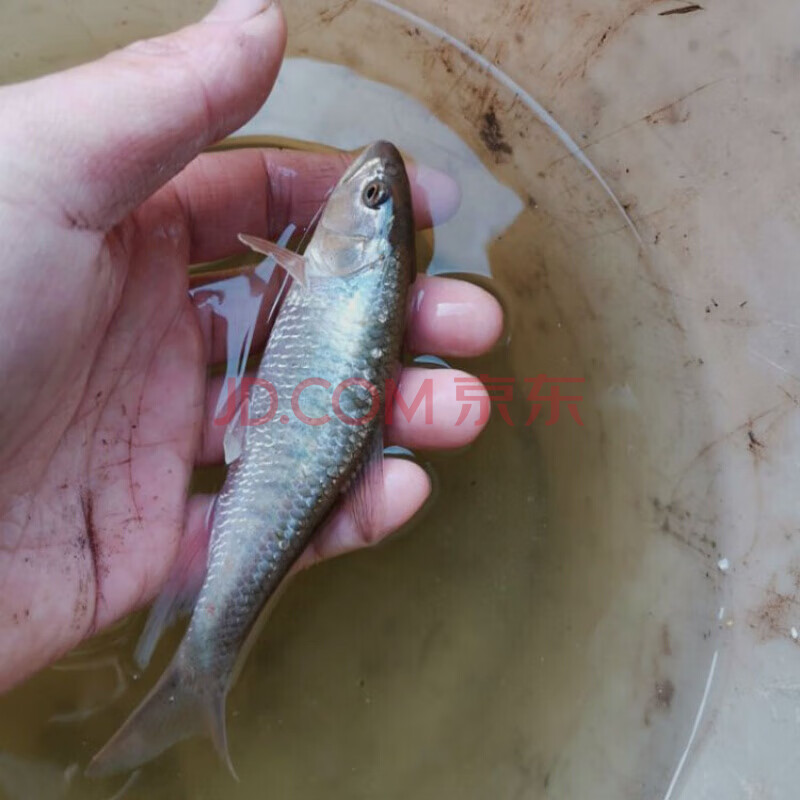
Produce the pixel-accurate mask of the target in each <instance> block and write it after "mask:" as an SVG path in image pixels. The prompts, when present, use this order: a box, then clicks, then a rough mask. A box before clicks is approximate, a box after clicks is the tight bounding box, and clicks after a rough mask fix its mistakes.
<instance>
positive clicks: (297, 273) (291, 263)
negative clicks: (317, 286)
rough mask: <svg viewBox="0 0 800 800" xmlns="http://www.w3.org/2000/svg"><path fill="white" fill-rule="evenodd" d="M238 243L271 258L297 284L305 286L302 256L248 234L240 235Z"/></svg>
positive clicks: (304, 267)
mask: <svg viewBox="0 0 800 800" xmlns="http://www.w3.org/2000/svg"><path fill="white" fill-rule="evenodd" d="M239 241H240V242H242V244H246V245H247V246H248V247H249V248H250V249H251V250H255V251H256V253H262V254H263V255H265V256H272V257H273V258H274V259H275V261H277V262H278V264H280V265H281V266H282V267H283V268H284V269H285V270H286V271H287V272H288V273H289V274H290V275H291V276H292V278H294V280H296V281H297V282H298V283H300V284H302V285H303V286H305V285H306V261H305V259H304V258H303V256H301V255H299V254H298V253H293V252H292V251H291V250H287V249H286V248H285V247H281V246H280V245H279V244H275V243H274V242H270V241H267V240H266V239H261V238H259V237H258V236H251V235H250V234H249V233H240V234H239Z"/></svg>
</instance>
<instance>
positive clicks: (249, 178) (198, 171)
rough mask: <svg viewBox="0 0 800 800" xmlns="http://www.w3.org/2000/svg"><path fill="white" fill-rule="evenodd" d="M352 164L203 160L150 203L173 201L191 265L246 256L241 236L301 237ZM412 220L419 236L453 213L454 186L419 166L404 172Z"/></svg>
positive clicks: (265, 152) (262, 152)
mask: <svg viewBox="0 0 800 800" xmlns="http://www.w3.org/2000/svg"><path fill="white" fill-rule="evenodd" d="M351 161H352V156H351V155H349V154H346V153H307V152H300V151H297V150H273V149H260V148H259V149H255V148H244V149H241V150H229V151H224V152H221V153H205V154H203V155H201V156H199V157H198V158H196V159H195V160H194V161H192V163H191V164H189V166H187V167H186V169H185V170H184V171H183V172H181V174H180V175H178V176H177V177H176V178H175V179H174V180H173V181H172V182H171V183H170V184H169V186H168V187H166V188H165V190H164V192H163V194H161V195H160V196H157V197H154V198H153V202H155V203H162V202H171V200H173V199H177V201H178V202H179V204H180V210H181V211H182V212H183V218H184V222H185V224H186V226H187V229H188V231H189V238H190V242H191V245H190V260H191V262H192V263H197V262H201V261H214V260H216V259H219V258H225V257H227V256H230V255H233V254H235V253H239V252H244V251H245V250H246V248H245V247H244V245H242V243H241V242H240V241H239V240H238V239H237V236H238V234H240V233H255V234H258V235H260V236H264V235H266V236H267V238H269V239H276V238H278V236H280V235H281V234H282V233H283V231H284V230H285V229H286V227H287V226H288V225H289V224H290V223H291V224H293V225H295V226H297V227H298V228H299V229H301V230H304V229H305V228H306V227H307V226H308V225H309V224H310V223H311V221H312V219H313V218H314V216H315V214H316V213H317V212H318V211H319V209H320V208H321V206H322V205H323V203H324V202H325V199H326V197H327V195H328V192H329V191H330V189H331V188H332V187H333V185H334V184H335V183H336V181H337V180H339V178H340V177H341V175H342V173H343V172H344V171H345V169H346V168H347V166H348V164H349V163H350V162H351ZM408 171H409V180H410V182H411V195H412V202H413V204H414V217H415V221H416V223H417V226H418V227H420V228H427V227H430V226H431V225H432V224H433V222H437V223H438V222H443V221H444V220H446V219H449V218H450V217H451V216H453V214H454V213H455V212H456V210H457V209H458V204H459V202H460V192H459V188H458V184H457V183H456V182H455V181H454V180H453V179H452V178H451V177H449V176H448V175H446V174H445V173H443V172H439V171H438V170H434V169H431V168H430V167H426V166H424V165H421V164H413V163H412V164H410V165H409V167H408Z"/></svg>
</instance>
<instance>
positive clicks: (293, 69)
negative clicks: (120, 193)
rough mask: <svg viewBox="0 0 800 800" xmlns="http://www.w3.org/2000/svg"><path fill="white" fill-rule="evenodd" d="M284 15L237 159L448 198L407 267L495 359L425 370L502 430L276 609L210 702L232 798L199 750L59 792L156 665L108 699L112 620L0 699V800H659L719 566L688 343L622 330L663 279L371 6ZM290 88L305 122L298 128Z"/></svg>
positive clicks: (540, 143) (112, 679) (449, 51)
mask: <svg viewBox="0 0 800 800" xmlns="http://www.w3.org/2000/svg"><path fill="white" fill-rule="evenodd" d="M286 5H287V12H288V15H289V21H290V30H291V31H292V35H293V38H292V40H291V43H290V47H291V50H292V52H291V55H292V59H291V60H290V61H289V62H288V63H287V65H286V69H285V70H284V72H283V73H282V76H281V79H280V82H279V85H278V87H277V89H276V93H275V95H274V97H273V98H272V100H271V101H270V103H269V104H268V105H267V107H266V108H265V109H264V111H262V112H261V113H260V114H259V115H258V116H257V117H256V119H255V120H254V121H253V122H252V123H250V124H249V125H248V126H247V128H246V129H245V130H243V131H242V133H243V134H245V135H248V136H260V137H267V140H273V141H274V140H276V139H278V140H281V141H282V140H284V139H285V138H286V137H288V138H289V139H300V140H306V141H311V142H315V143H319V144H320V145H328V146H337V147H346V148H353V147H356V146H358V145H360V144H363V143H364V142H366V141H368V140H371V139H374V138H377V137H379V136H382V137H386V138H390V139H393V140H394V141H396V142H397V143H398V144H399V145H400V146H401V147H402V148H404V149H405V150H406V151H407V152H409V153H411V154H412V155H413V156H414V157H416V158H418V159H420V160H424V161H426V162H427V163H430V164H431V165H433V166H436V167H440V168H442V169H444V170H446V171H448V172H450V173H451V174H453V175H455V176H456V177H457V178H458V180H459V182H460V183H461V186H462V189H463V191H464V201H463V204H462V208H461V210H460V211H459V213H458V215H457V216H456V218H455V219H453V220H452V221H451V222H448V223H447V224H445V225H443V226H441V227H439V228H437V229H436V231H435V233H434V234H433V235H431V234H426V235H424V236H423V237H421V239H420V251H421V254H422V255H424V256H425V260H426V261H427V262H429V264H428V271H429V272H432V273H439V274H444V273H455V274H466V275H468V276H469V277H470V279H472V280H476V281H478V282H480V283H482V284H484V285H486V286H487V287H488V288H490V289H491V290H492V291H493V292H495V293H496V295H497V296H498V297H499V298H500V299H501V301H502V302H503V303H504V305H505V307H506V309H507V314H508V329H507V336H506V337H505V338H504V341H503V343H502V345H501V346H499V347H498V348H496V349H495V351H494V352H492V353H491V354H489V355H488V356H486V357H484V358H482V359H475V360H470V361H464V362H463V363H462V362H458V361H455V362H454V363H453V366H459V367H463V368H466V369H469V370H470V371H472V372H474V373H482V374H486V375H489V376H491V377H492V378H507V379H511V383H510V384H508V385H511V386H513V387H514V388H513V392H514V398H513V400H512V401H511V402H510V403H509V404H508V417H509V419H510V421H511V423H512V424H508V423H507V422H506V420H504V419H503V417H502V415H501V414H500V413H498V409H497V408H495V413H494V415H493V419H492V421H491V422H490V424H489V427H488V429H487V431H486V432H485V434H484V435H483V436H482V437H481V438H480V439H479V440H478V441H477V442H476V443H475V444H474V445H472V446H471V447H470V448H468V449H466V450H463V451H460V452H456V453H445V454H442V453H435V454H433V453H422V454H419V458H420V460H421V462H422V463H424V464H425V466H426V467H427V468H428V469H429V471H430V472H431V474H432V475H433V476H434V481H435V486H436V489H435V493H434V498H433V500H432V501H431V502H430V503H429V504H428V506H427V507H426V508H425V509H424V510H423V512H422V513H421V514H420V515H419V517H418V518H417V519H416V520H415V521H414V522H413V523H412V524H411V525H409V526H408V527H407V529H406V530H404V531H402V532H401V533H399V534H397V535H396V536H395V537H393V538H392V539H391V540H390V541H387V542H386V543H385V544H384V545H382V546H380V547H377V548H375V549H374V550H371V551H369V552H362V553H358V554H356V555H352V556H348V557H346V558H342V559H341V560H338V561H335V562H332V563H329V564H325V565H323V566H320V567H317V568H315V569H313V570H312V571H310V572H308V573H306V574H303V575H302V576H300V577H299V578H298V579H297V580H296V581H295V583H294V584H293V585H292V586H291V588H290V589H289V591H288V592H287V593H286V595H285V596H284V598H283V599H282V601H281V603H280V604H279V605H278V607H277V609H276V611H275V612H274V614H273V616H272V618H271V619H270V620H269V623H268V625H267V626H266V628H265V629H264V631H263V633H262V635H261V637H260V638H259V640H258V642H257V644H256V646H255V647H254V649H253V651H252V654H251V656H250V658H249V660H248V662H247V665H246V667H245V669H244V670H243V672H242V675H241V678H240V680H239V682H238V684H237V685H236V687H235V688H234V690H233V691H232V693H231V695H230V699H229V704H228V720H229V737H230V743H231V753H232V757H233V761H234V763H235V764H236V769H237V772H238V774H239V775H240V777H241V779H242V780H241V783H240V784H235V783H233V782H232V781H231V779H230V777H229V775H228V774H227V772H226V771H225V770H224V768H222V767H221V766H220V764H219V763H218V762H217V760H216V757H215V756H213V753H212V751H211V748H210V746H209V744H208V743H207V742H204V741H196V742H188V743H186V744H184V745H181V746H179V747H178V748H175V749H174V750H172V751H171V752H169V753H168V754H166V755H165V756H164V757H163V758H162V759H160V760H159V761H158V762H157V763H154V764H152V765H150V766H148V767H147V768H145V769H144V770H142V771H141V772H140V773H139V774H137V775H136V777H135V778H133V779H131V781H130V782H126V778H124V777H123V778H120V779H116V780H109V781H106V782H103V783H93V782H89V781H86V780H85V779H83V777H82V776H81V774H80V769H81V768H82V767H83V766H84V765H85V763H86V762H87V760H88V758H89V757H90V756H91V755H92V754H93V753H94V752H95V751H96V750H97V748H98V747H99V746H100V745H101V744H102V743H103V742H104V741H105V740H106V738H107V736H108V735H109V734H110V733H111V732H112V731H113V730H114V729H115V728H116V727H117V725H118V724H119V723H120V722H121V721H122V720H123V719H124V718H125V716H126V714H127V713H128V712H129V711H130V710H131V709H132V708H133V707H134V706H135V705H136V703H137V702H138V700H139V699H140V698H141V696H142V695H143V694H144V692H145V691H146V690H147V688H148V687H149V686H151V685H152V683H153V681H154V680H155V679H156V677H157V676H158V675H159V674H160V672H161V670H162V669H163V667H164V666H165V664H166V662H167V660H168V658H169V655H170V652H171V650H172V649H173V647H174V646H175V645H176V644H177V641H178V638H179V635H180V631H175V632H174V633H173V634H171V635H170V636H169V637H168V640H167V642H166V643H164V644H162V646H161V647H160V648H159V650H158V652H157V654H156V658H155V659H154V662H153V663H152V664H151V666H150V668H149V669H148V670H147V672H146V673H145V674H144V675H142V676H139V675H137V674H136V671H135V669H134V666H133V662H132V650H133V646H134V644H135V640H136V636H137V634H138V632H139V630H140V628H141V625H142V622H143V619H142V616H141V615H137V616H135V617H134V618H131V619H129V620H126V621H123V622H122V623H120V624H119V625H118V626H117V627H116V628H115V629H114V630H112V631H110V632H108V633H106V634H104V635H102V636H101V637H99V638H98V639H96V640H94V641H92V642H90V643H87V644H86V645H85V646H84V647H82V648H80V650H79V651H77V652H75V653H73V654H71V655H70V656H68V657H67V658H66V659H64V661H63V662H62V663H61V664H59V665H56V666H55V667H53V668H51V669H49V670H46V671H45V672H43V673H42V674H40V675H38V676H36V677H35V678H34V679H32V680H31V681H29V682H28V683H27V684H25V685H24V686H22V687H20V688H19V689H17V690H16V691H14V692H12V693H10V694H8V695H6V696H5V697H3V698H0V797H2V796H5V797H7V798H9V800H17V798H23V797H24V798H29V797H37V798H39V797H41V798H45V799H47V798H51V797H52V798H109V797H112V796H114V795H115V793H117V792H120V791H121V790H122V792H123V795H124V797H126V798H139V797H142V798H144V797H147V798H183V797H185V798H192V799H193V800H194V799H195V798H197V799H198V800H199V799H200V798H217V797H220V796H225V797H231V798H251V797H252V798H255V797H262V796H264V795H265V794H269V795H270V796H274V797H295V796H297V797H303V798H308V799H309V800H311V799H313V798H316V797H320V798H323V797H324V798H326V799H329V798H340V797H341V798H348V799H350V798H361V797H364V798H367V797H369V798H373V797H380V798H395V797H396V798H405V797H409V796H413V797H415V798H420V799H421V800H426V799H427V798H436V800H443V799H444V800H447V798H459V800H462V799H465V800H470V799H471V798H475V800H477V799H478V798H485V797H503V798H526V799H530V800H539V798H542V799H544V798H552V799H554V800H556V799H558V800H562V799H563V800H571V799H572V798H581V797H595V798H600V800H602V798H624V797H631V798H663V797H665V796H666V795H670V792H671V789H670V787H671V785H672V781H673V776H674V775H675V773H676V769H677V767H678V766H679V765H680V764H681V759H682V757H683V755H684V753H685V752H687V746H688V745H689V744H694V742H695V736H694V735H693V731H694V729H695V722H696V719H697V718H698V716H697V715H698V709H699V707H700V706H701V704H702V701H704V699H707V692H706V689H707V686H709V685H711V686H712V688H713V683H712V682H709V680H708V678H709V672H710V670H711V668H712V665H714V666H716V664H717V660H716V652H717V641H716V638H717V636H716V634H717V631H718V628H719V626H720V624H724V622H722V621H721V620H720V619H718V616H719V608H720V605H721V604H722V603H723V600H724V599H723V597H722V591H721V588H720V580H719V573H718V572H717V570H716V567H715V565H716V562H717V559H718V557H719V553H720V550H721V549H722V548H723V547H724V542H718V541H717V540H716V537H715V536H714V535H712V534H711V533H710V532H711V531H712V529H713V527H714V522H715V520H716V517H717V514H718V513H719V512H720V509H719V505H720V495H719V492H720V490H719V487H718V486H717V485H716V484H715V482H714V479H713V474H710V473H709V474H707V473H705V472H702V473H701V471H700V470H701V469H703V470H705V469H707V466H706V465H699V464H697V463H696V462H693V461H692V460H691V459H690V455H691V454H692V453H693V443H694V441H695V440H696V438H697V436H698V435H699V433H700V432H701V431H702V430H703V429H704V426H705V425H706V424H707V419H708V415H709V413H710V410H709V407H708V403H707V400H705V397H706V395H705V393H704V385H703V380H704V379H703V376H702V370H701V369H700V367H699V366H697V367H695V366H693V365H692V359H695V361H696V353H695V352H694V351H693V343H692V342H691V341H689V340H688V338H687V337H686V335H685V332H684V331H683V330H682V326H681V324H680V321H679V320H677V319H676V320H675V325H674V336H672V337H665V336H663V335H661V336H659V337H656V336H655V335H654V334H653V333H652V332H651V329H650V328H649V327H648V325H647V321H648V317H649V316H651V315H659V316H660V317H665V318H669V317H670V315H671V314H673V310H672V307H671V305H670V294H669V290H668V285H669V281H668V277H665V276H663V275H660V274H659V272H658V269H657V265H654V264H652V263H650V262H648V261H647V260H646V259H645V258H644V257H643V255H642V252H641V249H640V246H639V242H638V240H637V235H636V233H635V230H632V228H631V224H632V223H631V220H630V219H629V218H627V217H626V214H627V212H626V211H625V210H624V209H623V208H622V205H621V203H620V202H619V199H618V198H616V197H614V196H612V194H610V190H609V186H608V185H606V184H604V183H603V182H601V181H600V180H598V178H597V176H596V175H593V174H592V170H591V168H590V167H589V166H587V164H586V163H585V162H582V161H581V160H580V158H577V157H576V152H577V153H578V155H580V151H576V148H575V147H574V146H573V145H571V144H570V142H569V141H565V138H564V135H563V132H561V131H560V130H559V129H557V128H555V127H554V125H553V123H552V121H550V120H548V119H547V118H546V117H545V115H544V114H545V112H544V110H543V109H541V108H538V107H537V106H536V105H535V104H532V103H531V98H527V97H525V96H524V94H523V93H521V92H520V91H518V90H517V89H516V87H515V86H514V85H513V84H512V83H510V82H509V81H507V80H504V79H503V76H502V75H498V74H497V73H493V72H492V68H491V65H490V64H489V63H488V62H486V61H482V60H481V59H480V58H474V57H471V56H470V55H469V52H466V51H465V49H464V48H463V47H462V46H460V45H459V44H458V43H457V42H453V41H450V40H448V39H447V38H443V37H442V36H440V35H438V34H437V33H436V31H434V30H430V29H429V28H427V27H426V26H425V25H424V24H421V22H420V21H418V20H414V19H408V18H405V17H402V16H399V15H397V14H395V13H394V12H392V11H391V9H390V8H387V7H386V6H387V5H388V4H385V3H382V4H374V3H369V2H366V0H364V2H355V3H346V4H341V5H340V6H336V8H337V9H339V12H340V13H336V14H334V13H330V6H329V4H325V3H321V2H319V3H318V2H298V3H287V4H286ZM181 8H183V9H186V10H190V9H189V6H188V5H187V6H185V7H183V6H182V7H181ZM118 14H119V18H122V16H123V15H125V14H129V11H125V10H124V9H122V10H119V9H118ZM17 22H18V24H21V23H19V20H17ZM161 22H164V21H163V20H161ZM422 22H424V21H422ZM0 28H2V26H0ZM142 28H144V30H142ZM108 30H109V31H114V32H115V33H114V34H113V35H114V36H116V35H120V29H119V28H118V27H114V26H113V25H110V26H109V27H108ZM144 32H150V31H149V29H147V27H146V25H145V24H144V23H141V25H140V29H139V30H137V31H135V32H134V31H130V32H127V31H126V32H125V36H130V37H133V36H137V35H141V33H144ZM109 36H110V37H111V38H109V39H106V40H103V41H101V43H100V45H102V43H103V42H105V43H106V44H110V43H111V41H113V36H112V35H111V34H110V35H109ZM360 42H361V43H364V42H369V44H368V45H367V44H360ZM100 45H98V41H97V37H93V39H92V45H91V47H97V46H100ZM90 51H91V48H90V47H89V46H88V45H87V47H86V48H85V49H84V52H90ZM17 63H18V62H15V64H17ZM48 67H50V68H52V64H46V65H44V66H42V65H41V64H39V63H38V62H30V63H29V64H28V65H27V69H28V72H29V73H30V72H33V71H36V70H37V69H46V68H48ZM15 68H16V69H17V72H13V71H12V70H10V69H7V70H6V74H8V75H15V76H16V75H18V74H19V72H20V70H21V69H22V68H21V67H19V66H17V67H15ZM310 87H315V91H316V93H317V94H316V96H318V97H320V98H322V99H321V100H320V101H318V102H314V103H312V104H304V103H302V102H298V98H303V97H307V96H308V93H309V91H310ZM619 169H620V170H624V169H625V166H624V165H623V164H620V167H619ZM612 177H613V176H612ZM626 205H627V202H626ZM687 364H689V365H690V367H687ZM687 369H691V370H692V372H691V373H689V377H688V378H687ZM541 374H546V375H548V376H551V377H562V378H581V379H583V382H582V383H578V384H572V385H566V386H565V387H564V388H563V390H562V393H563V394H567V393H570V394H572V393H574V394H578V395H581V396H582V399H581V400H580V401H579V402H577V403H576V408H577V409H578V411H579V414H580V419H581V421H582V422H583V425H578V424H577V423H576V421H575V420H574V419H573V418H572V417H571V416H570V413H569V411H568V410H567V408H564V407H562V412H561V418H560V419H559V420H558V422H557V423H555V424H553V425H550V426H548V425H546V424H545V423H546V421H547V418H546V415H547V412H548V409H545V410H544V411H543V412H542V414H541V416H540V417H539V418H538V419H537V420H535V421H534V422H533V424H532V425H530V426H526V425H525V421H526V420H527V418H528V415H529V413H530V410H531V404H530V403H529V402H528V400H527V395H528V392H529V391H530V387H531V384H530V383H526V379H530V378H534V377H535V376H537V375H541ZM679 379H680V381H681V382H680V384H679V385H678V383H677V381H678V380H679ZM218 477H219V476H218V475H209V474H206V475H204V476H199V480H201V481H213V480H218ZM723 616H724V615H723ZM712 697H713V692H712ZM117 796H119V795H117Z"/></svg>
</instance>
